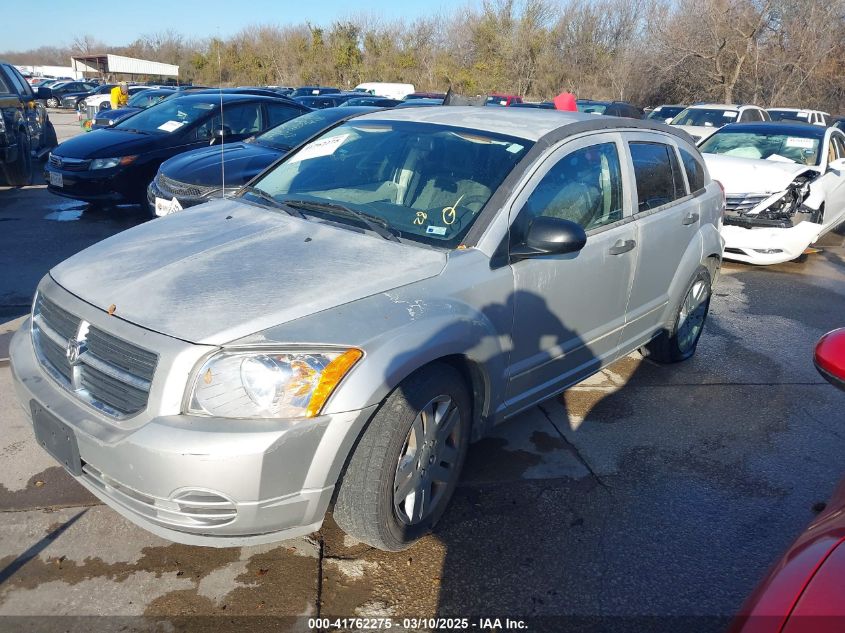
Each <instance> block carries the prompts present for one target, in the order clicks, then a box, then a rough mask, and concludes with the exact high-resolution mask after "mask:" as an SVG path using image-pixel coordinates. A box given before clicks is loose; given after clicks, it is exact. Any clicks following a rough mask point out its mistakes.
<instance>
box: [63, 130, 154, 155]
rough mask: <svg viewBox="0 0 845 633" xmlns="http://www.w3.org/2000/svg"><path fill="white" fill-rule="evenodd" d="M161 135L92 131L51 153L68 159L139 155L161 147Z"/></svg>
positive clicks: (67, 142)
mask: <svg viewBox="0 0 845 633" xmlns="http://www.w3.org/2000/svg"><path fill="white" fill-rule="evenodd" d="M162 139H163V135H159V134H156V135H153V134H139V133H137V132H125V131H123V130H118V129H115V128H104V129H100V130H94V131H93V132H91V133H89V134H80V135H79V136H74V137H73V138H71V139H68V140H66V141H64V142H63V143H62V144H61V145H59V146H58V147H57V148H56V149H55V150H53V153H54V154H55V155H57V156H67V157H68V158H110V157H112V156H128V155H130V154H141V153H143V152H146V151H149V150H150V149H151V148H153V147H161V146H162V145H161V144H160V141H161V140H162Z"/></svg>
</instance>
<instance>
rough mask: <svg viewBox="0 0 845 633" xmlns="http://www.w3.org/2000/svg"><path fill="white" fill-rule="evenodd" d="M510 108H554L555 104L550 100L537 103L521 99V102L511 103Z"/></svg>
mask: <svg viewBox="0 0 845 633" xmlns="http://www.w3.org/2000/svg"><path fill="white" fill-rule="evenodd" d="M511 107H512V108H537V109H540V110H555V109H556V108H555V104H554V103H552V102H551V101H541V102H539V103H530V102H528V101H523V102H522V103H513V104H511Z"/></svg>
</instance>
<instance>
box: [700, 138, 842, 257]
mask: <svg viewBox="0 0 845 633" xmlns="http://www.w3.org/2000/svg"><path fill="white" fill-rule="evenodd" d="M699 149H700V150H701V152H702V153H703V155H704V160H705V162H706V163H707V167H708V169H709V170H710V173H711V175H712V176H713V178H715V179H716V180H718V181H719V182H721V183H722V185H723V186H724V188H725V195H726V196H727V210H726V213H725V225H724V227H723V229H722V235H723V236H724V238H725V258H726V259H734V260H737V261H742V262H746V263H749V264H778V263H781V262H786V261H790V260H793V259H796V258H799V257H801V256H802V254H803V253H804V251H805V250H806V248H807V247H808V246H809V245H810V244H812V243H813V242H815V241H816V240H818V239H819V238H820V237H821V236H822V235H824V234H825V233H827V232H829V231H830V230H832V229H834V228H835V227H836V226H837V225H838V224H840V223H841V222H843V221H845V133H843V132H842V131H841V130H838V129H836V128H824V127H819V126H817V125H809V124H807V123H773V122H767V123H759V122H758V123H744V124H743V123H734V124H730V125H726V126H724V127H722V128H721V129H719V130H718V131H717V132H716V133H715V134H713V135H712V136H711V137H709V138H708V139H706V140H704V141H702V142H701V143H699Z"/></svg>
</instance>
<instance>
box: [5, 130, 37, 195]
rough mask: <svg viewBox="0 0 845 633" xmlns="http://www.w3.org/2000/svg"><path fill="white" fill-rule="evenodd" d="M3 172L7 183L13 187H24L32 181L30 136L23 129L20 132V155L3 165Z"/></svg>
mask: <svg viewBox="0 0 845 633" xmlns="http://www.w3.org/2000/svg"><path fill="white" fill-rule="evenodd" d="M3 174H4V176H5V177H6V184H8V185H10V186H12V187H24V186H26V185H28V184H30V183H31V182H32V153H31V151H30V144H29V136H27V135H26V133H25V132H24V131H23V130H21V131H19V132H18V157H17V159H15V162H14V163H10V164H8V165H5V166H4V167H3Z"/></svg>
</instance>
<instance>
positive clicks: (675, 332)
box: [641, 266, 713, 363]
mask: <svg viewBox="0 0 845 633" xmlns="http://www.w3.org/2000/svg"><path fill="white" fill-rule="evenodd" d="M712 284H713V282H712V277H711V275H710V271H709V270H707V268H706V267H704V266H699V267H698V270H696V271H695V274H694V275H693V277H692V279H691V280H690V282H689V284H688V285H687V287H686V290H685V291H684V295H683V299H681V304H680V305H679V306H678V308H677V309H676V310H675V314H674V317H673V319H672V325H671V327H670V328H669V329H668V330H663V331H662V332H661V333H660V334H659V335H658V336H657V337H656V338H654V339H652V340H651V341H650V342H649V343H646V345H645V346H644V347H643V348H642V350H641V351H642V353H643V355H644V356H646V357H648V358H650V359H651V360H653V361H656V362H658V363H678V362H680V361H683V360H687V359H688V358H690V357H691V356H692V355H693V354H695V350H696V348H697V347H698V340H699V339H700V338H701V333H702V332H703V331H704V322H705V321H706V320H707V313H708V312H709V310H710V297H711V294H712V291H713V287H712ZM690 316H691V318H690Z"/></svg>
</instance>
